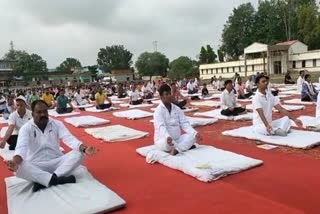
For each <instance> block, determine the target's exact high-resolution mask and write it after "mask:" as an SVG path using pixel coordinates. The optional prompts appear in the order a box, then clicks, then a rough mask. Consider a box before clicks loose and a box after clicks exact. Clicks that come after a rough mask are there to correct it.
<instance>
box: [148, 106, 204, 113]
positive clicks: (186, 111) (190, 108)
mask: <svg viewBox="0 0 320 214" xmlns="http://www.w3.org/2000/svg"><path fill="white" fill-rule="evenodd" d="M150 110H151V111H155V110H156V108H151V109H150ZM198 110H199V108H195V107H187V108H185V109H181V111H183V112H184V113H188V112H194V111H198Z"/></svg>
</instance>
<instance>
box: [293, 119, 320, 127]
mask: <svg viewBox="0 0 320 214" xmlns="http://www.w3.org/2000/svg"><path fill="white" fill-rule="evenodd" d="M297 119H298V120H300V121H301V122H302V126H303V128H307V127H319V128H320V121H318V120H317V118H315V117H310V116H300V117H298V118H297Z"/></svg>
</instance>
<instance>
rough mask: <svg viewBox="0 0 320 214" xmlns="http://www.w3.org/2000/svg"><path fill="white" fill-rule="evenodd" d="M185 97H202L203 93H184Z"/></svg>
mask: <svg viewBox="0 0 320 214" xmlns="http://www.w3.org/2000/svg"><path fill="white" fill-rule="evenodd" d="M182 95H183V96H185V97H200V96H201V95H202V94H201V93H195V94H182Z"/></svg>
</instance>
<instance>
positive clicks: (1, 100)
mask: <svg viewBox="0 0 320 214" xmlns="http://www.w3.org/2000/svg"><path fill="white" fill-rule="evenodd" d="M6 103H7V101H6V98H5V97H4V96H3V94H2V93H1V92H0V114H2V113H3V112H4V111H5V110H6Z"/></svg>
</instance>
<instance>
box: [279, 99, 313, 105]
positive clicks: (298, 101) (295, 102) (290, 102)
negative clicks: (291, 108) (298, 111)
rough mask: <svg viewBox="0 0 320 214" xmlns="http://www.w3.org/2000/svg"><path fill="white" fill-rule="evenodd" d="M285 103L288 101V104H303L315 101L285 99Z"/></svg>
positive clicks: (310, 103)
mask: <svg viewBox="0 0 320 214" xmlns="http://www.w3.org/2000/svg"><path fill="white" fill-rule="evenodd" d="M284 103H286V104H302V105H312V104H314V102H304V101H301V99H291V100H285V101H284Z"/></svg>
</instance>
